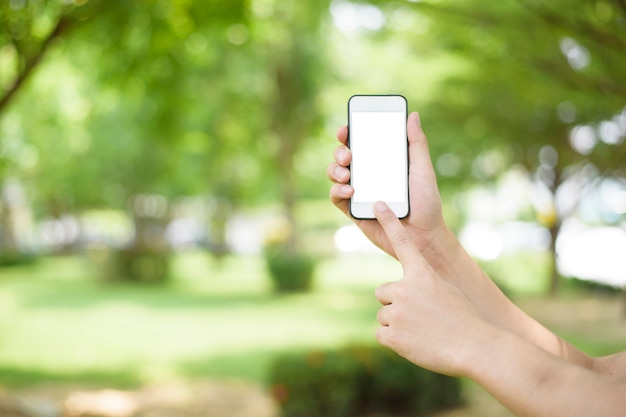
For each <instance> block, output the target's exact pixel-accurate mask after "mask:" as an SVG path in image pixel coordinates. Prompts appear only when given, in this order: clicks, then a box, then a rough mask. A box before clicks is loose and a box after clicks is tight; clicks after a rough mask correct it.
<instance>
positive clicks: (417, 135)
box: [406, 112, 435, 181]
mask: <svg viewBox="0 0 626 417" xmlns="http://www.w3.org/2000/svg"><path fill="white" fill-rule="evenodd" d="M406 132H407V137H408V139H409V166H410V167H409V173H413V174H419V175H420V176H426V177H427V178H428V179H429V180H431V181H435V170H434V169H433V163H432V160H431V159H430V152H429V151H428V139H427V138H426V135H425V134H424V131H423V130H422V124H421V121H420V117H419V114H418V113H417V112H413V113H411V114H410V115H409V118H408V119H407V123H406Z"/></svg>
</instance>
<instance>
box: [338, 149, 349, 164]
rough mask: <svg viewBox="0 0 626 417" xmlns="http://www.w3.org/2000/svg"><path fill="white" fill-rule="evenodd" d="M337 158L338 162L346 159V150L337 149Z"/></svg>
mask: <svg viewBox="0 0 626 417" xmlns="http://www.w3.org/2000/svg"><path fill="white" fill-rule="evenodd" d="M337 156H338V157H339V160H340V162H343V161H345V160H346V158H347V157H348V151H347V150H346V148H341V149H339V154H338V155H337Z"/></svg>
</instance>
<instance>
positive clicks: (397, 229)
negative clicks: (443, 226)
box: [374, 201, 426, 269]
mask: <svg viewBox="0 0 626 417" xmlns="http://www.w3.org/2000/svg"><path fill="white" fill-rule="evenodd" d="M374 215H375V216H376V219H377V220H378V222H379V223H380V225H381V226H382V228H383V230H384V231H385V234H386V235H387V237H388V238H389V242H390V243H391V246H392V247H393V249H394V251H395V253H396V255H397V256H398V260H399V261H400V263H402V266H403V267H404V268H405V269H406V268H407V267H408V266H410V265H414V264H415V262H418V265H423V264H424V263H425V262H426V261H425V260H424V258H423V257H422V255H421V253H420V252H419V251H418V250H417V246H415V244H414V243H413V241H412V240H411V235H410V234H409V232H408V230H407V229H406V228H405V227H404V225H403V224H402V222H400V219H398V218H397V217H396V215H395V213H394V212H393V211H392V210H391V209H390V208H389V207H388V206H387V204H385V203H383V202H382V201H379V202H377V203H375V204H374Z"/></svg>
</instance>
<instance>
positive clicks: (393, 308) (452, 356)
mask: <svg viewBox="0 0 626 417" xmlns="http://www.w3.org/2000/svg"><path fill="white" fill-rule="evenodd" d="M375 214H376V217H377V218H378V219H379V222H380V224H381V226H382V227H383V228H384V230H385V233H386V235H387V236H388V237H389V241H390V242H391V244H392V245H393V247H394V250H395V253H396V254H397V256H398V259H399V260H400V262H401V263H402V266H403V270H404V275H403V277H402V279H401V280H400V281H396V282H391V283H387V284H384V285H382V286H380V287H379V288H378V289H377V291H376V296H377V298H378V299H379V301H380V302H381V304H383V307H382V308H381V309H380V310H379V313H378V321H379V322H380V324H381V327H380V328H379V329H378V331H377V333H376V335H377V339H378V341H379V342H380V343H381V344H383V345H385V346H388V347H390V348H392V349H394V350H395V351H397V352H398V353H399V354H400V355H402V356H404V357H406V358H407V359H408V360H410V361H412V362H413V363H415V364H417V365H420V366H423V367H425V368H428V369H431V370H433V371H435V372H441V373H445V374H449V375H457V376H465V377H469V378H471V379H473V380H475V381H476V382H478V383H479V384H480V385H482V386H483V387H484V388H485V389H486V390H487V391H489V392H490V393H491V394H492V395H493V396H494V397H495V398H496V399H498V400H499V401H500V402H501V403H502V404H504V405H505V406H506V407H508V408H509V409H510V410H511V411H513V412H514V413H516V414H517V415H519V416H528V417H540V416H546V417H547V416H550V417H561V416H562V417H578V416H580V417H583V416H584V417H587V416H594V417H604V416H607V417H608V416H617V415H620V414H623V412H624V409H625V407H626V384H625V383H624V382H623V381H620V379H619V378H616V377H614V376H611V375H609V374H607V373H606V372H605V373H601V372H596V371H594V370H592V369H589V368H587V367H585V366H580V365H579V364H576V363H574V362H571V361H568V360H565V359H563V358H562V357H559V356H556V355H553V354H551V353H549V352H547V351H546V349H543V348H541V347H538V346H537V345H535V344H534V343H531V342H529V341H528V340H526V339H524V338H522V337H520V336H518V335H516V334H514V333H512V332H510V331H508V330H507V329H506V328H503V327H500V326H498V325H495V324H494V323H493V320H488V319H487V318H486V317H485V316H484V314H483V313H482V312H481V311H480V310H479V309H478V308H477V306H476V305H475V303H474V302H472V301H470V299H469V297H467V296H466V294H464V292H463V291H461V290H460V289H459V288H458V287H457V286H455V285H452V284H450V283H449V282H448V280H446V279H443V278H442V277H441V276H440V275H439V274H438V273H437V271H436V270H435V269H434V268H433V267H432V266H431V265H430V263H429V262H428V261H427V260H426V259H425V258H424V257H423V256H422V254H421V252H420V251H419V249H418V248H417V247H416V245H415V244H414V242H413V239H412V238H411V236H410V232H409V230H408V228H406V227H405V226H404V225H403V224H402V223H401V222H400V221H399V220H398V219H397V218H396V217H395V215H394V214H393V213H392V212H391V210H389V209H388V208H386V206H385V205H384V204H381V203H377V205H376V207H375ZM613 360H614V361H616V362H624V359H623V355H621V354H620V355H617V356H615V357H613ZM620 366H623V365H620ZM620 366H617V367H615V368H614V369H616V370H617V369H619V368H620Z"/></svg>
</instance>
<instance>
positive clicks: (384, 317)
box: [376, 306, 389, 326]
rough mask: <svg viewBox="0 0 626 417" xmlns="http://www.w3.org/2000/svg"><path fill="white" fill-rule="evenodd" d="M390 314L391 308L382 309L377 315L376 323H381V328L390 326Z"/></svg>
mask: <svg viewBox="0 0 626 417" xmlns="http://www.w3.org/2000/svg"><path fill="white" fill-rule="evenodd" d="M388 312H389V308H388V306H385V307H382V308H380V309H379V310H378V313H376V321H377V322H378V323H380V325H381V326H389V318H388V314H387V313H388Z"/></svg>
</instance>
